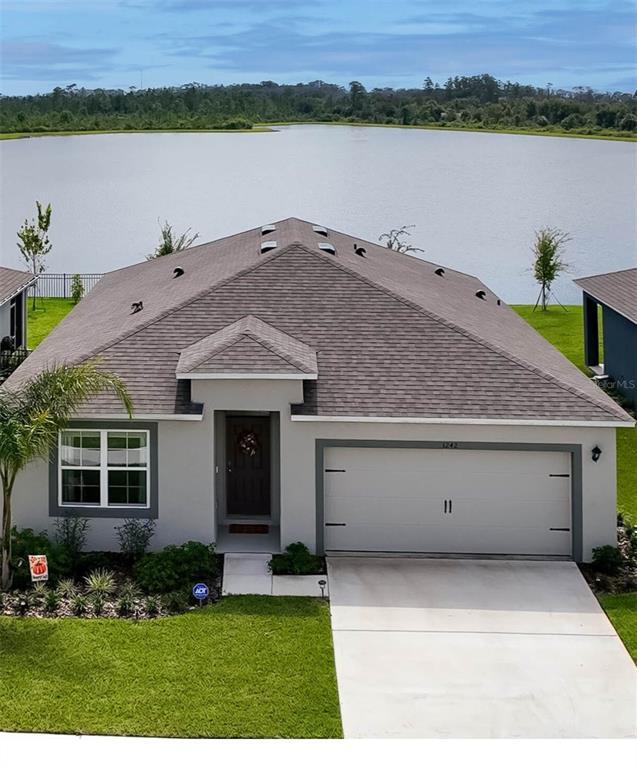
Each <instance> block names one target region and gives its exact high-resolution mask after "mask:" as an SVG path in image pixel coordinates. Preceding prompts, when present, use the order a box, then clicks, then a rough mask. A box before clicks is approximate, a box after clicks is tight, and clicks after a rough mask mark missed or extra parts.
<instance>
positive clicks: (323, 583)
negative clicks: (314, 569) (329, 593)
mask: <svg viewBox="0 0 637 768" xmlns="http://www.w3.org/2000/svg"><path fill="white" fill-rule="evenodd" d="M326 584H327V581H325V579H319V583H318V585H319V587H320V588H321V597H325V585H326Z"/></svg>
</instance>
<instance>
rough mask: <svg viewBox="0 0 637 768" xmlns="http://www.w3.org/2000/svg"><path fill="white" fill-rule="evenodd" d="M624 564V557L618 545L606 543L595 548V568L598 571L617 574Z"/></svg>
mask: <svg viewBox="0 0 637 768" xmlns="http://www.w3.org/2000/svg"><path fill="white" fill-rule="evenodd" d="M624 564H625V563H624V557H623V555H622V553H621V552H620V551H619V549H618V548H617V547H612V546H611V545H610V544H606V545H605V546H603V547H595V549H594V550H593V568H594V570H596V571H597V572H598V573H603V574H606V575H607V576H616V575H617V574H618V573H619V572H620V571H621V570H622V568H623V567H624Z"/></svg>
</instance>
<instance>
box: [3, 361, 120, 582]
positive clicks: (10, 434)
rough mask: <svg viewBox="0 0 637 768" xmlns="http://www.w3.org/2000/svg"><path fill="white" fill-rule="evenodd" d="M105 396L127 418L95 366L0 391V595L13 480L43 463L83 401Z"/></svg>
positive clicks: (7, 565)
mask: <svg viewBox="0 0 637 768" xmlns="http://www.w3.org/2000/svg"><path fill="white" fill-rule="evenodd" d="M105 390H111V391H112V392H114V393H115V395H116V396H117V397H118V398H119V400H120V401H121V402H122V404H123V405H124V407H125V408H126V411H127V413H128V415H129V417H130V416H132V412H133V407H132V403H131V400H130V397H129V395H128V392H127V391H126V387H125V386H124V384H123V382H122V381H121V380H120V379H119V378H118V377H117V376H115V375H114V374H111V373H109V372H108V371H102V370H99V369H98V367H97V364H96V362H92V361H89V362H86V363H82V364H80V365H77V366H66V365H60V366H55V367H53V368H50V369H48V370H44V371H42V372H41V373H40V374H38V375H37V376H35V377H34V378H32V379H31V380H29V381H28V382H27V383H26V384H25V385H24V386H23V387H22V388H21V389H16V390H13V389H6V388H4V389H2V390H0V484H1V485H2V499H3V506H2V539H1V544H0V547H1V558H0V561H1V565H0V589H3V590H7V589H9V588H10V586H11V578H12V574H11V495H12V492H13V486H14V483H15V480H16V477H17V475H18V474H19V472H21V471H22V470H23V469H24V468H25V467H26V465H27V464H28V463H29V462H30V461H32V460H33V459H37V458H47V457H48V454H49V451H50V449H51V447H52V446H54V445H55V443H56V441H57V436H58V432H59V431H60V430H61V429H64V427H66V425H67V424H68V421H69V419H71V418H72V416H73V414H74V413H75V412H76V411H77V410H78V408H79V407H80V406H82V405H83V404H84V403H85V402H86V401H87V400H88V399H89V398H91V397H93V396H94V395H96V394H99V393H100V392H103V391H105Z"/></svg>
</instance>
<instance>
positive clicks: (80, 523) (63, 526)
mask: <svg viewBox="0 0 637 768" xmlns="http://www.w3.org/2000/svg"><path fill="white" fill-rule="evenodd" d="M89 527H90V522H89V520H88V519H87V518H86V517H58V518H56V521H55V538H56V541H57V543H58V544H59V545H60V547H61V550H62V552H63V553H64V554H65V555H66V557H67V559H68V562H69V567H70V570H71V572H72V573H73V575H74V576H77V568H78V563H79V561H80V556H81V554H82V550H83V549H84V546H85V544H86V539H87V536H88V530H89Z"/></svg>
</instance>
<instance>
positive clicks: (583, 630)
mask: <svg viewBox="0 0 637 768" xmlns="http://www.w3.org/2000/svg"><path fill="white" fill-rule="evenodd" d="M328 573H329V586H330V594H331V612H332V628H333V633H334V651H335V656H336V674H337V678H338V689H339V694H340V700H341V712H342V717H343V728H344V731H345V736H348V737H546V738H550V737H628V736H635V735H636V733H637V698H636V696H637V675H636V670H635V666H634V664H633V662H632V660H631V658H630V656H629V655H628V653H627V651H626V649H625V648H624V646H623V644H622V642H621V640H620V639H619V638H618V636H617V634H616V633H615V631H614V629H613V627H612V625H611V624H610V622H609V621H608V619H607V618H606V615H605V614H604V613H603V611H602V610H601V608H600V607H599V604H598V603H597V601H596V599H595V598H594V596H593V595H592V593H591V592H590V590H589V588H588V586H587V584H586V582H585V581H584V579H583V578H582V576H581V575H580V573H579V571H578V569H577V567H576V566H575V565H574V564H573V563H558V562H533V561H500V560H439V559H418V558H413V559H412V558H376V557H330V558H328Z"/></svg>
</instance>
